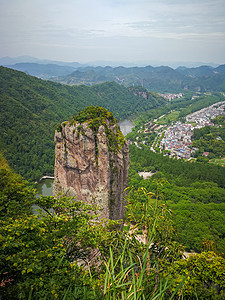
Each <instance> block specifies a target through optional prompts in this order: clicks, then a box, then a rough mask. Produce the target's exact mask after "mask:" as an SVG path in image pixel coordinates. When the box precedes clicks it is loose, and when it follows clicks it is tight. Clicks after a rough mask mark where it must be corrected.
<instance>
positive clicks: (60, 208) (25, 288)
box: [0, 158, 111, 299]
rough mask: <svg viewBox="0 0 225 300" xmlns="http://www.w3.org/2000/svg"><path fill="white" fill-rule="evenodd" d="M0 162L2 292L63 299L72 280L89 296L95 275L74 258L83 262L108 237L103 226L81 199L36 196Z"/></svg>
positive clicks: (18, 296) (11, 296)
mask: <svg viewBox="0 0 225 300" xmlns="http://www.w3.org/2000/svg"><path fill="white" fill-rule="evenodd" d="M1 162H3V164H1V173H0V175H1V177H0V178H1V194H0V200H1V208H2V209H1V214H0V238H1V239H0V269H1V274H0V282H1V285H0V295H1V298H2V299H28V298H31V299H56V298H58V299H63V297H64V295H65V293H66V291H67V290H69V289H70V287H71V285H73V287H76V286H81V288H79V294H80V296H81V297H82V295H83V293H84V290H83V288H82V286H83V285H84V284H86V285H87V286H88V291H86V292H85V293H86V294H87V295H88V294H90V298H91V295H92V296H93V295H94V293H93V290H92V288H93V287H94V286H93V285H94V281H93V280H94V279H93V278H91V277H90V276H89V271H88V269H86V270H85V269H84V268H83V267H81V266H80V267H79V266H78V264H77V261H78V260H79V261H80V265H82V262H83V263H84V262H85V260H86V259H88V257H89V256H90V254H91V253H92V251H93V249H96V247H98V245H99V244H100V241H102V239H106V240H107V235H109V236H110V235H111V234H110V232H108V233H107V226H102V225H103V224H102V222H97V221H96V219H95V216H96V215H95V213H94V211H93V207H91V206H89V205H85V204H84V203H83V202H79V201H77V202H74V201H72V200H71V199H70V198H59V199H55V198H53V197H41V198H35V191H30V190H29V189H28V187H27V185H26V182H24V181H23V180H22V179H21V177H20V176H18V175H16V174H14V173H13V172H12V171H11V170H10V169H9V167H8V166H7V164H6V163H5V161H4V160H3V161H2V158H1ZM4 170H5V171H6V172H7V175H6V172H3V171H4ZM31 204H36V205H38V206H39V207H40V208H41V210H40V211H39V215H34V214H32V211H31ZM50 209H51V210H50ZM91 211H93V213H92V214H90V212H91ZM104 232H105V233H104ZM91 286H92V287H91ZM73 289H74V288H73ZM90 298H88V296H87V299H90Z"/></svg>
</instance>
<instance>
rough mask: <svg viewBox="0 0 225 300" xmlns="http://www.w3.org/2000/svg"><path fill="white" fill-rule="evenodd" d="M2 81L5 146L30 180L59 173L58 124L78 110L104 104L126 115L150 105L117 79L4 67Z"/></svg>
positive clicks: (0, 142) (0, 123) (0, 121)
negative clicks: (49, 76)
mask: <svg viewBox="0 0 225 300" xmlns="http://www.w3.org/2000/svg"><path fill="white" fill-rule="evenodd" d="M0 80H1V87H0V103H1V118H0V127H1V136H0V151H1V152H2V153H4V155H5V157H6V158H7V160H8V162H9V164H10V166H11V167H12V168H13V169H14V170H16V171H17V172H18V173H19V174H21V175H22V176H23V177H24V178H26V179H27V180H29V181H34V180H36V181H37V180H39V179H40V178H41V177H42V176H43V175H53V173H54V146H55V145H54V129H55V126H56V130H59V131H60V130H61V128H60V126H61V125H59V123H61V122H63V121H64V120H68V119H69V117H70V116H71V114H72V113H74V114H77V113H78V112H79V110H82V109H84V108H85V107H87V106H89V105H95V106H96V105H98V106H102V107H105V108H106V109H109V110H110V111H112V112H113V114H114V115H115V117H116V118H118V119H123V118H125V117H126V116H128V115H130V114H132V113H135V112H136V111H143V110H145V106H146V102H145V101H143V100H145V99H144V98H143V97H141V96H135V95H134V94H133V93H132V92H131V91H129V90H128V88H126V87H124V86H121V85H119V84H116V83H115V82H107V83H104V84H100V85H97V86H92V87H87V86H84V85H81V86H73V87H70V86H66V85H61V84H57V83H53V82H49V81H44V80H41V79H38V78H35V77H32V76H28V75H26V74H24V73H22V72H18V71H15V70H12V69H8V68H4V67H0ZM152 99H153V98H151V99H149V100H148V102H152V101H153V100H154V101H153V106H154V105H158V104H157V103H158V101H157V99H153V100H152ZM58 122H59V123H58ZM57 123H58V125H56V124H57Z"/></svg>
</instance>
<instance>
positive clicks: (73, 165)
mask: <svg viewBox="0 0 225 300" xmlns="http://www.w3.org/2000/svg"><path fill="white" fill-rule="evenodd" d="M90 127H91V126H90V122H88V121H87V122H83V123H79V122H76V121H74V122H72V123H69V122H67V123H65V122H64V123H63V124H62V127H61V129H60V131H56V133H55V143H56V146H55V180H54V186H53V194H54V195H58V194H59V193H61V192H62V193H63V194H64V195H66V196H73V197H74V199H77V200H83V201H85V202H86V203H89V204H97V205H98V206H99V208H100V213H101V218H107V219H112V220H120V219H122V220H123V219H124V217H125V204H126V203H125V201H124V193H123V192H124V189H125V188H126V187H127V185H128V169H129V148H128V144H127V141H126V140H125V139H124V137H123V136H122V139H121V135H122V133H121V132H120V131H119V128H118V126H117V124H112V122H110V121H109V120H105V121H104V124H103V125H100V126H99V127H98V128H97V129H96V130H93V129H91V128H90ZM118 135H119V136H120V143H119V144H115V142H114V144H112V140H113V139H114V141H115V139H116V137H118ZM121 141H122V143H121Z"/></svg>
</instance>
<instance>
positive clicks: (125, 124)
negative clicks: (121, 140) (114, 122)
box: [118, 119, 134, 136]
mask: <svg viewBox="0 0 225 300" xmlns="http://www.w3.org/2000/svg"><path fill="white" fill-rule="evenodd" d="M118 125H119V126H120V130H121V131H122V134H123V135H124V136H126V135H127V134H128V133H129V132H131V131H132V128H133V127H134V124H133V123H132V122H131V121H129V120H127V119H125V120H123V121H121V122H119V123H118Z"/></svg>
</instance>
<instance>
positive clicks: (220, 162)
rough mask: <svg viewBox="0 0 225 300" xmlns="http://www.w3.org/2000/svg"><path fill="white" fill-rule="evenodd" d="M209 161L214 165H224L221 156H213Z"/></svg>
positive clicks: (223, 159)
mask: <svg viewBox="0 0 225 300" xmlns="http://www.w3.org/2000/svg"><path fill="white" fill-rule="evenodd" d="M209 162H210V163H212V164H214V165H217V166H220V167H224V166H225V157H223V158H213V159H211V160H210V161H209Z"/></svg>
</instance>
